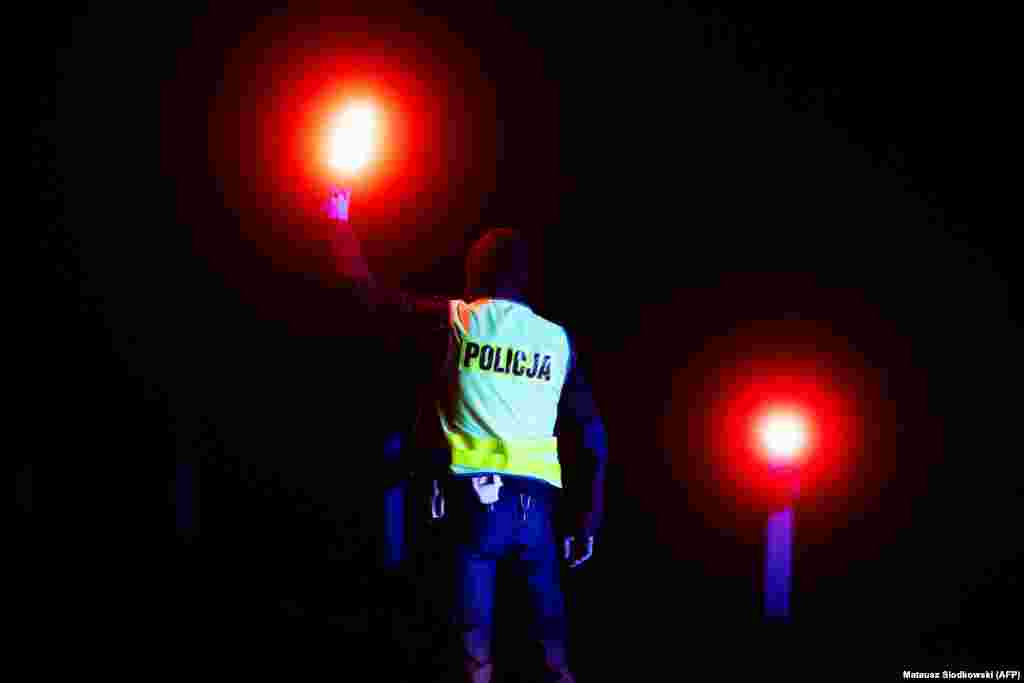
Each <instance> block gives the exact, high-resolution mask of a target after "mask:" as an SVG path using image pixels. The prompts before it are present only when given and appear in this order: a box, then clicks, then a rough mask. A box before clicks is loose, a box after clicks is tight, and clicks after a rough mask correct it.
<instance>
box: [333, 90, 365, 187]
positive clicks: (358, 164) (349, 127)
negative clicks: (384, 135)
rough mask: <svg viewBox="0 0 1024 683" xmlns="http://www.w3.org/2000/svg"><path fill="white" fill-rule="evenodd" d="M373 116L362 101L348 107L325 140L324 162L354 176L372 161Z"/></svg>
mask: <svg viewBox="0 0 1024 683" xmlns="http://www.w3.org/2000/svg"><path fill="white" fill-rule="evenodd" d="M376 132H377V114H376V111H375V110H374V108H373V106H371V105H370V104H369V103H366V102H360V103H357V104H352V105H350V106H349V107H348V108H347V109H346V110H345V111H343V112H342V113H341V115H340V116H338V118H337V120H336V122H335V125H334V127H333V129H332V130H331V134H330V139H329V140H328V150H327V163H328V165H329V166H330V167H331V168H333V169H335V170H337V171H342V172H344V173H348V174H356V173H358V172H359V171H360V170H362V169H363V168H364V167H365V166H366V165H367V164H368V163H369V162H370V160H371V159H372V157H373V152H374V148H375V142H376V140H375V138H376Z"/></svg>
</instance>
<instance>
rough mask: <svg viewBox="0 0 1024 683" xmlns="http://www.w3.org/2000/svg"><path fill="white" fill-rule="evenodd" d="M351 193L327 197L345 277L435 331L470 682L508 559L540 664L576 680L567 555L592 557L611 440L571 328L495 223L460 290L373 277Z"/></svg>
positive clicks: (445, 490) (433, 435)
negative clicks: (404, 285) (438, 293)
mask: <svg viewBox="0 0 1024 683" xmlns="http://www.w3.org/2000/svg"><path fill="white" fill-rule="evenodd" d="M349 198H350V195H349V194H348V193H347V192H346V191H344V190H334V191H333V192H332V193H331V195H330V198H329V200H328V212H329V214H330V215H331V217H332V218H334V219H335V221H334V223H335V226H336V228H335V231H334V232H335V239H334V248H335V255H336V260H337V261H338V264H339V267H340V269H341V272H342V274H343V275H344V276H345V277H346V278H347V280H348V281H349V283H350V284H351V285H352V286H353V287H354V289H355V291H356V292H357V293H358V295H359V297H360V298H361V299H362V302H363V304H364V305H366V306H367V307H369V308H370V309H371V310H373V311H376V312H378V313H381V314H385V315H387V316H388V317H390V318H392V320H394V321H395V322H396V323H398V324H399V325H401V327H402V329H403V330H409V331H410V332H416V333H419V334H423V335H426V336H432V337H434V338H435V339H437V340H439V342H440V343H438V344H437V345H436V348H437V349H438V351H437V359H436V362H437V366H438V368H439V374H438V375H437V380H438V381H437V383H436V385H435V386H433V387H432V388H431V393H432V396H431V398H432V404H433V405H432V407H431V408H432V413H433V415H432V416H431V417H430V419H429V420H428V421H423V420H421V424H420V425H419V426H418V438H419V439H420V440H421V442H422V441H423V440H426V444H427V446H430V445H436V446H440V447H441V448H443V452H444V453H445V455H446V461H447V467H446V469H447V473H446V476H444V477H440V478H439V479H438V480H437V481H436V482H435V483H434V485H433V491H434V495H433V497H432V501H431V504H432V514H433V516H434V518H438V519H440V518H443V519H444V520H445V522H444V523H445V524H446V525H447V526H448V529H447V531H448V532H449V538H450V540H451V541H452V545H451V548H452V558H451V559H452V560H453V574H452V579H453V581H454V585H453V589H454V597H455V600H454V605H453V615H452V616H453V620H454V624H455V626H456V627H457V628H458V631H459V633H460V641H461V644H462V649H463V655H464V656H463V660H464V661H463V666H462V669H463V672H464V675H465V679H464V680H466V681H490V680H491V679H492V676H493V671H494V662H493V659H492V639H493V634H494V607H495V595H496V590H497V576H498V567H499V565H503V566H505V567H506V568H508V569H509V570H511V571H509V572H508V573H507V574H508V576H510V577H516V578H518V579H519V580H520V582H521V584H522V588H524V589H525V595H526V597H527V607H528V608H529V610H530V612H529V617H530V618H529V620H528V621H529V623H530V633H528V634H525V635H526V636H527V637H529V638H530V639H532V640H534V641H536V642H538V643H539V644H540V645H541V646H542V649H543V652H544V667H545V670H546V671H547V673H548V674H549V675H550V678H551V680H553V681H561V682H563V683H564V682H567V681H572V680H573V677H572V674H571V673H570V671H569V667H568V659H567V653H566V618H565V604H564V599H563V595H562V590H561V587H560V580H559V577H560V567H559V562H560V557H561V559H562V560H564V561H565V562H566V563H568V565H569V566H570V567H578V566H580V565H581V564H583V563H584V562H585V561H587V560H588V559H589V558H590V557H591V555H592V554H593V549H594V538H595V536H596V534H597V531H598V528H599V526H600V521H601V516H602V507H603V504H602V501H603V489H604V472H605V463H606V461H607V438H606V435H605V430H604V427H603V424H602V421H601V419H600V417H599V415H598V411H597V409H596V405H595V403H594V399H593V396H592V393H591V391H590V389H589V387H588V385H587V383H586V382H585V380H584V378H583V374H582V372H581V370H580V368H579V366H578V363H577V362H576V357H575V352H574V349H573V346H572V343H571V340H570V338H569V336H568V334H567V333H566V331H565V329H564V328H562V327H561V326H559V325H557V324H555V323H553V322H551V321H549V320H546V319H544V318H543V317H541V316H540V315H538V314H537V313H536V312H534V311H533V310H532V309H531V308H530V306H529V305H528V304H527V302H526V296H525V294H526V291H527V285H528V282H529V272H530V268H529V266H530V258H529V249H528V246H527V243H526V241H525V240H524V239H523V237H522V236H521V235H520V234H519V233H517V232H515V231H512V230H506V229H496V230H491V231H489V232H487V233H486V234H485V235H484V236H483V237H482V238H481V239H480V240H478V241H477V242H476V243H475V244H474V245H473V247H472V248H471V249H470V252H469V254H468V256H467V259H466V294H465V298H464V299H455V300H442V299H428V298H421V297H415V296H412V295H410V294H408V293H405V292H402V291H400V290H394V289H389V288H386V287H383V286H380V285H379V284H377V283H376V282H375V281H374V279H373V277H372V275H371V274H370V271H369V269H368V266H367V264H366V261H365V259H364V258H363V257H362V253H361V251H360V248H359V243H358V240H357V239H356V237H355V235H354V233H353V232H352V230H351V228H350V225H349V222H348V220H347V208H348V202H349ZM425 427H426V429H425ZM559 537H560V539H561V542H559V540H558V539H559Z"/></svg>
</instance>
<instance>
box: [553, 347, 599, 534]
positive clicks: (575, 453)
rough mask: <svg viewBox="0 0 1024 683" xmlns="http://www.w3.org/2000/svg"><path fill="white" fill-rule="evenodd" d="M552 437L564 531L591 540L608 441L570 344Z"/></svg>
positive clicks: (597, 515)
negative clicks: (562, 492)
mask: <svg viewBox="0 0 1024 683" xmlns="http://www.w3.org/2000/svg"><path fill="white" fill-rule="evenodd" d="M555 433H556V435H557V436H558V453H559V460H560V461H561V463H562V473H563V480H564V481H563V486H564V487H565V499H566V504H567V505H566V513H567V514H566V517H565V519H564V521H563V525H564V526H565V529H564V530H565V532H566V533H567V534H570V535H571V534H577V535H584V536H594V535H596V534H597V532H598V530H599V529H600V527H601V523H602V521H603V517H604V482H605V471H606V465H607V463H608V437H607V434H606V432H605V428H604V423H603V422H602V420H601V415H600V413H599V412H598V409H597V403H596V402H595V401H594V395H593V393H592V392H591V389H590V385H589V384H588V383H587V380H586V378H585V377H584V374H583V369H582V368H581V367H580V365H579V362H578V359H577V357H576V352H575V350H574V349H572V347H571V343H570V364H569V373H568V375H567V377H566V381H565V386H564V387H563V389H562V396H561V399H560V401H559V405H558V421H557V423H556V425H555Z"/></svg>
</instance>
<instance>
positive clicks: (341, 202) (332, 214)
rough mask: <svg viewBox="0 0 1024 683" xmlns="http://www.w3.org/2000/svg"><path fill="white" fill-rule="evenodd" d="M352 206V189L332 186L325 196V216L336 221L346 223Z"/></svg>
mask: <svg viewBox="0 0 1024 683" xmlns="http://www.w3.org/2000/svg"><path fill="white" fill-rule="evenodd" d="M351 205H352V188H350V187H339V186H337V185H332V186H331V188H330V190H329V191H328V195H327V216H328V217H329V218H333V219H334V220H337V221H346V222H347V221H348V210H349V207H350V206H351Z"/></svg>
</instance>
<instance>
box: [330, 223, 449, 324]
mask: <svg viewBox="0 0 1024 683" xmlns="http://www.w3.org/2000/svg"><path fill="white" fill-rule="evenodd" d="M331 251H332V254H333V257H334V262H335V264H336V265H337V267H338V274H339V275H340V276H341V279H342V282H343V286H345V287H347V288H349V290H350V292H351V293H352V294H354V295H355V299H356V301H357V302H358V303H359V304H360V305H361V306H362V307H363V308H364V309H365V310H366V311H368V312H369V313H372V314H375V315H377V316H380V317H382V318H385V319H386V322H387V323H388V324H389V325H393V326H395V327H396V328H399V329H403V330H405V331H407V332H409V333H412V334H417V333H426V334H430V333H435V332H444V331H446V330H448V316H449V312H448V310H449V309H448V305H449V304H448V300H447V299H442V298H436V297H422V296H416V295H414V294H411V293H409V292H405V291H403V290H401V289H398V288H395V287H388V286H386V285H384V284H381V283H379V282H378V281H377V280H376V278H374V277H373V274H372V273H371V272H370V267H369V264H368V263H367V262H366V258H365V257H364V256H363V252H362V249H361V248H360V245H359V238H358V237H356V234H355V232H353V230H352V227H351V225H349V224H348V223H347V222H343V221H335V222H334V225H333V234H332V239H331Z"/></svg>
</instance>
